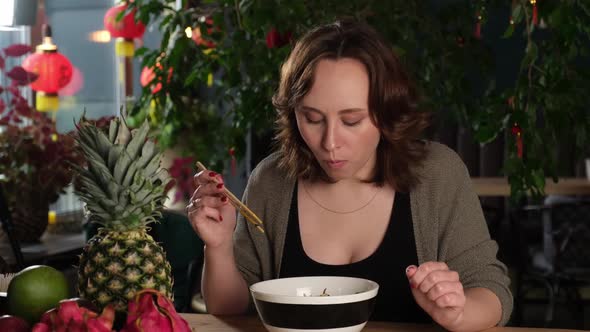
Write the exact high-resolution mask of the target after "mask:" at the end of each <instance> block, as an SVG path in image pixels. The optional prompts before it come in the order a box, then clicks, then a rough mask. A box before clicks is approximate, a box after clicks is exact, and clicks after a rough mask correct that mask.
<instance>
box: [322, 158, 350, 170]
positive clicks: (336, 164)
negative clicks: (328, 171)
mask: <svg viewBox="0 0 590 332" xmlns="http://www.w3.org/2000/svg"><path fill="white" fill-rule="evenodd" d="M326 164H328V167H330V168H332V169H340V168H342V167H344V165H345V164H346V160H326Z"/></svg>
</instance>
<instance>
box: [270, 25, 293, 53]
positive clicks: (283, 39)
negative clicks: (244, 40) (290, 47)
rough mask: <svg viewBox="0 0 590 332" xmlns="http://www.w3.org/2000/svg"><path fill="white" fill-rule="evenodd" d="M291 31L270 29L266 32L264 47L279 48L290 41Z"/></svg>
mask: <svg viewBox="0 0 590 332" xmlns="http://www.w3.org/2000/svg"><path fill="white" fill-rule="evenodd" d="M291 39H292V33H291V31H286V32H285V33H283V34H281V33H279V31H278V30H277V29H276V28H272V29H270V31H269V32H268V33H267V34H266V47H268V48H281V47H283V46H285V45H287V44H289V43H290V42H291Z"/></svg>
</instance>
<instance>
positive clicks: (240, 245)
mask: <svg viewBox="0 0 590 332" xmlns="http://www.w3.org/2000/svg"><path fill="white" fill-rule="evenodd" d="M257 171H258V169H255V170H254V171H253V172H252V175H251V176H250V178H249V180H248V184H247V185H246V189H245V190H244V195H243V197H242V202H244V203H245V204H246V205H247V206H248V207H249V208H250V209H252V210H254V213H256V214H257V215H259V216H260V213H259V212H257V211H256V210H259V209H256V208H255V205H256V206H258V205H259V203H258V202H257V201H256V199H254V197H252V192H256V179H257V176H256V174H257ZM256 232H258V230H257V229H256V228H254V227H252V226H251V224H250V223H249V222H248V221H247V220H245V218H244V216H242V215H241V214H239V213H238V215H237V224H236V229H235V231H234V257H235V260H236V266H237V268H238V270H239V271H240V272H241V273H242V276H243V277H244V280H246V283H247V284H248V286H251V285H252V284H254V283H256V282H259V281H261V280H262V270H261V266H260V259H259V257H258V256H259V255H258V253H257V247H256V242H255V240H254V237H257V236H259V234H256Z"/></svg>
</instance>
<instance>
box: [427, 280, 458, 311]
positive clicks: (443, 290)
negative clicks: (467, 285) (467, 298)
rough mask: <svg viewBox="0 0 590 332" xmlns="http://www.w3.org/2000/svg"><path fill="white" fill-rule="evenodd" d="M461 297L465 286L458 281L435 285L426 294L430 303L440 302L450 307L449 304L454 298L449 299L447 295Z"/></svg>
mask: <svg viewBox="0 0 590 332" xmlns="http://www.w3.org/2000/svg"><path fill="white" fill-rule="evenodd" d="M452 294H456V295H460V294H463V286H462V285H461V283H460V282H458V281H442V282H439V283H437V284H435V285H433V286H432V287H431V288H430V290H428V292H427V293H426V297H428V299H429V300H430V301H433V302H440V303H442V304H444V306H448V305H449V304H448V303H447V302H448V301H449V300H451V299H452V298H448V296H447V295H452Z"/></svg>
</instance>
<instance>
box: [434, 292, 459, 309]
mask: <svg viewBox="0 0 590 332" xmlns="http://www.w3.org/2000/svg"><path fill="white" fill-rule="evenodd" d="M434 303H435V304H436V306H437V307H439V308H449V307H459V308H462V307H464V306H465V296H464V295H463V293H461V294H459V293H445V294H443V295H441V296H439V297H437V299H436V300H434Z"/></svg>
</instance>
